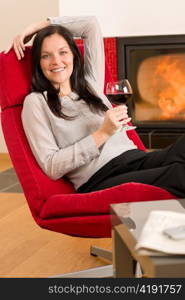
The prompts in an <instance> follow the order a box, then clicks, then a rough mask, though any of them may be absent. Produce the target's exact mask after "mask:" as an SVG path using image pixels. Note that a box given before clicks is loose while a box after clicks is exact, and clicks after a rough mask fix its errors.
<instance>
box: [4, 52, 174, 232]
mask: <svg viewBox="0 0 185 300" xmlns="http://www.w3.org/2000/svg"><path fill="white" fill-rule="evenodd" d="M30 52H31V50H30V47H27V49H26V51H25V58H24V59H22V60H21V61H18V60H17V58H16V56H15V53H14V51H13V50H11V51H10V52H9V53H8V54H6V55H5V54H4V53H1V54H0V74H1V78H0V105H1V110H2V112H1V122H2V129H3V133H4V137H5V140H6V144H7V148H8V151H9V154H10V157H11V160H12V163H13V166H14V168H15V171H16V173H17V176H18V178H19V180H20V183H21V185H22V188H23V191H24V194H25V197H26V199H27V202H28V205H29V208H30V211H31V213H32V216H33V218H34V220H35V222H36V223H37V224H38V225H39V226H41V227H43V228H45V229H48V230H53V231H56V232H61V233H64V234H68V235H72V236H81V237H110V236H111V222H110V215H109V205H110V204H111V203H118V202H129V201H144V200H159V199H169V198H174V196H173V195H171V194H170V193H169V192H167V191H165V190H163V189H161V188H157V187H154V186H149V185H146V184H140V183H133V182H130V183H126V184H121V185H119V186H116V187H112V188H108V189H105V190H102V191H97V192H92V193H87V194H79V193H76V192H75V190H74V188H73V186H72V184H71V183H70V182H68V181H67V180H66V179H64V178H61V179H59V180H57V181H53V180H51V179H49V178H48V177H47V176H46V175H45V174H44V173H43V172H42V170H41V169H40V167H39V166H38V164H37V162H36V160H35V158H34V156H33V154H32V152H31V150H30V147H29V144H28V142H27V139H26V137H25V134H24V131H23V127H22V123H21V110H22V104H23V101H24V97H25V96H26V94H28V93H29V88H30V79H31V66H30ZM106 78H107V79H109V78H110V74H108V69H107V67H106ZM129 135H130V137H131V138H132V139H133V141H134V143H135V144H137V145H138V147H139V148H140V149H145V148H144V146H143V144H142V142H141V140H140V139H139V137H138V135H137V134H136V132H135V131H130V132H129Z"/></svg>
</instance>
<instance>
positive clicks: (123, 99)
mask: <svg viewBox="0 0 185 300" xmlns="http://www.w3.org/2000/svg"><path fill="white" fill-rule="evenodd" d="M106 95H107V97H108V99H109V101H110V102H111V103H112V104H116V105H121V104H127V102H128V101H129V100H130V99H131V98H132V95H133V91H132V87H131V85H130V82H129V81H128V79H122V80H119V81H113V82H108V83H107V85H106ZM123 127H124V129H125V130H133V129H135V128H136V126H130V125H128V124H126V125H124V126H123Z"/></svg>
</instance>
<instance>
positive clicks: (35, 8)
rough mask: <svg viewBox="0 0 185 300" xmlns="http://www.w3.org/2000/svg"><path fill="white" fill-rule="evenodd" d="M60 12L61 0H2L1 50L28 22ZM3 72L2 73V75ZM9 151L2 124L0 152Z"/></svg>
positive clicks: (0, 0) (0, 10) (0, 3)
mask: <svg viewBox="0 0 185 300" xmlns="http://www.w3.org/2000/svg"><path fill="white" fill-rule="evenodd" d="M58 14H59V0H32V1H26V0H0V28H1V35H0V51H3V50H5V49H6V47H7V46H8V45H9V43H10V42H11V41H12V38H13V36H15V35H16V34H18V33H19V32H21V30H23V29H24V28H25V26H27V25H28V24H31V23H33V22H37V21H40V20H42V19H45V18H46V17H47V16H50V15H58ZM1 75H2V74H0V76H1ZM1 152H7V148H6V145H5V141H4V137H3V134H2V130H1V125H0V153H1Z"/></svg>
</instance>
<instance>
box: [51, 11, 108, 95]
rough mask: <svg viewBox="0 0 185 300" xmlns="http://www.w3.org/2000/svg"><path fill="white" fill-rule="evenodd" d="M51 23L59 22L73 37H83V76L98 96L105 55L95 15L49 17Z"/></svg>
mask: <svg viewBox="0 0 185 300" xmlns="http://www.w3.org/2000/svg"><path fill="white" fill-rule="evenodd" d="M48 19H49V20H50V22H51V24H60V25H62V26H64V27H66V28H67V29H69V30H70V31H71V33H72V34H73V36H74V37H78V38H82V39H84V70H85V78H86V81H87V82H88V85H89V87H90V89H91V90H92V92H93V93H94V94H95V95H97V96H100V95H101V94H103V90H104V79H105V56H104V43H103V38H102V34H101V29H100V26H99V23H98V21H97V19H96V17H93V16H91V17H85V16H84V17H83V16H82V17H49V18H48Z"/></svg>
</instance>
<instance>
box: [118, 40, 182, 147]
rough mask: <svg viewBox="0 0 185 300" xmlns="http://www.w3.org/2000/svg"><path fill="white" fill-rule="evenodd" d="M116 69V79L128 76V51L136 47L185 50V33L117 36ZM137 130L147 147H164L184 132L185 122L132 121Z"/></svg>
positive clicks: (130, 105) (131, 106)
mask: <svg viewBox="0 0 185 300" xmlns="http://www.w3.org/2000/svg"><path fill="white" fill-rule="evenodd" d="M116 44H117V70H118V79H121V78H128V79H130V78H129V71H128V65H129V63H130V62H129V55H128V54H129V51H130V50H131V49H133V48H134V47H135V48H136V47H137V48H139V47H140V48H144V47H145V48H146V49H147V47H148V48H149V47H150V48H151V47H152V46H154V47H155V49H157V48H158V49H162V48H163V49H165V48H167V47H168V45H169V47H170V48H169V49H170V50H172V49H174V50H175V49H180V48H182V49H183V50H184V52H185V35H182V34H178V35H153V36H147V35H146V36H126V37H117V38H116ZM132 110H133V102H131V103H130V104H129V113H131V116H132ZM133 123H134V124H135V125H136V126H137V132H138V134H139V136H140V137H141V139H142V141H143V142H144V143H145V145H146V147H148V148H164V147H165V146H167V145H169V144H171V143H173V142H174V141H175V140H176V139H177V138H178V137H179V136H180V135H182V134H185V122H171V121H169V122H168V121H165V122H163V121H161V122H147V121H146V122H145V121H144V122H143V121H142V122H133Z"/></svg>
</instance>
